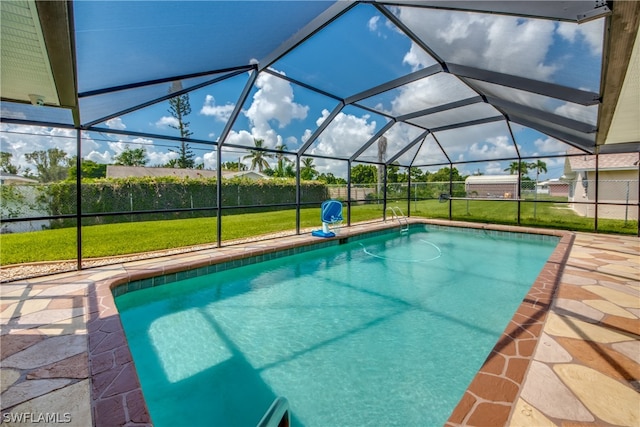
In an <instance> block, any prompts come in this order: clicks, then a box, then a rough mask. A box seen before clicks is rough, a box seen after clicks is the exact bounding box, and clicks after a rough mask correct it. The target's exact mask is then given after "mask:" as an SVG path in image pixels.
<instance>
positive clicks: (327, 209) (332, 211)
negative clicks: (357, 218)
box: [311, 199, 342, 237]
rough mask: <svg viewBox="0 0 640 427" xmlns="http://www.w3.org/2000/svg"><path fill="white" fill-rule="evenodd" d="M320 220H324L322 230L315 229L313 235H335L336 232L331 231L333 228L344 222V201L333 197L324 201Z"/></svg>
mask: <svg viewBox="0 0 640 427" xmlns="http://www.w3.org/2000/svg"><path fill="white" fill-rule="evenodd" d="M320 220H321V221H322V230H313V231H312V232H311V235H312V236H316V237H334V236H335V235H336V233H335V232H333V231H331V228H332V227H333V228H334V229H336V228H337V227H339V226H340V224H342V203H341V202H340V201H338V200H333V199H332V200H326V201H324V202H322V205H321V206H320Z"/></svg>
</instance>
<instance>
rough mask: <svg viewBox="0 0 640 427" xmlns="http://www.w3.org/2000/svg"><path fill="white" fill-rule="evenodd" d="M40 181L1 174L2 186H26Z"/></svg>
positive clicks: (0, 181) (0, 182)
mask: <svg viewBox="0 0 640 427" xmlns="http://www.w3.org/2000/svg"><path fill="white" fill-rule="evenodd" d="M37 183H38V181H37V180H35V179H31V178H25V177H24V176H20V175H12V174H10V173H4V172H0V184H2V185H5V184H6V185H9V184H14V185H25V184H37Z"/></svg>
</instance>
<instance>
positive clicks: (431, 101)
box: [391, 73, 475, 114]
mask: <svg viewBox="0 0 640 427" xmlns="http://www.w3.org/2000/svg"><path fill="white" fill-rule="evenodd" d="M474 95H475V92H474V91H472V90H471V89H469V87H468V86H466V85H465V84H463V83H462V82H460V80H458V79H457V78H456V77H454V76H452V75H451V74H447V73H439V74H436V75H434V76H431V77H428V78H424V79H421V80H418V81H415V82H413V83H410V84H408V85H405V86H403V87H401V88H400V89H399V92H398V96H397V97H396V98H395V99H393V100H392V101H391V113H392V114H406V113H411V112H414V111H418V110H422V109H425V108H430V107H435V106H437V105H442V104H445V103H447V102H450V101H451V100H452V99H463V98H467V97H472V96H474Z"/></svg>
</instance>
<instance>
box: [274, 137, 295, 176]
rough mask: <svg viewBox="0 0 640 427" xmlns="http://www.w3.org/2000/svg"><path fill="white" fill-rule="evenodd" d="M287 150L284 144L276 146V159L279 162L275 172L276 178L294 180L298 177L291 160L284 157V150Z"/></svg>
mask: <svg viewBox="0 0 640 427" xmlns="http://www.w3.org/2000/svg"><path fill="white" fill-rule="evenodd" d="M286 149H287V146H286V145H284V144H280V145H277V146H276V150H278V152H277V153H276V154H275V157H276V159H277V161H278V164H277V166H276V169H275V170H274V176H277V177H280V178H293V177H295V176H296V172H295V170H294V169H293V165H292V164H291V160H289V159H288V158H287V157H286V156H285V155H284V150H286Z"/></svg>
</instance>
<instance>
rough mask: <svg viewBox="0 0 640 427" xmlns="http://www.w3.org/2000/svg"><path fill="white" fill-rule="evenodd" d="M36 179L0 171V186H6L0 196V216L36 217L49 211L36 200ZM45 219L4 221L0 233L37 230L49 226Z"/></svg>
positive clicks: (0, 226) (45, 214)
mask: <svg viewBox="0 0 640 427" xmlns="http://www.w3.org/2000/svg"><path fill="white" fill-rule="evenodd" d="M35 184H38V181H37V180H35V179H31V178H25V177H23V176H20V175H12V174H8V173H4V172H0V186H7V188H6V189H5V190H3V191H2V197H1V198H0V216H1V217H2V218H17V217H38V216H47V215H48V214H49V213H48V212H47V210H46V209H45V208H42V207H41V204H40V203H39V202H38V187H37V186H36V185H35ZM49 225H50V223H49V221H47V220H33V221H29V220H27V221H19V222H4V223H2V224H1V225H0V233H24V232H27V231H39V230H42V229H43V228H47V227H49Z"/></svg>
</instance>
